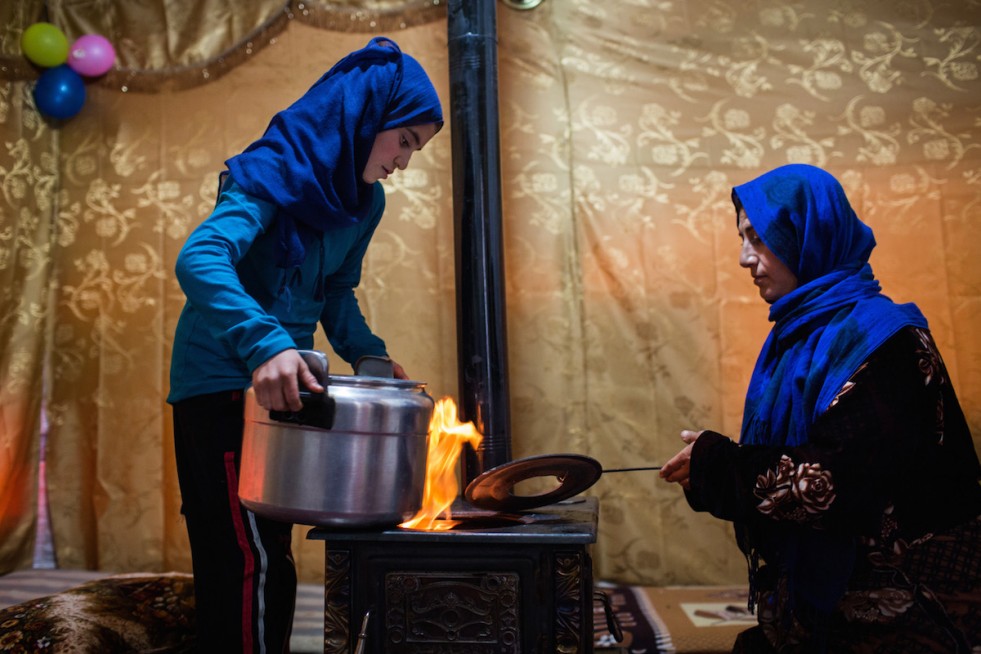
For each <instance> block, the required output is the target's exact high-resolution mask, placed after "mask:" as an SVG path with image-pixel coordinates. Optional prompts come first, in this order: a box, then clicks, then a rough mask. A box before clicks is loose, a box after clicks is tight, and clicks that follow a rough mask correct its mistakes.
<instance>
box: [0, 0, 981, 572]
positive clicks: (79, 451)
mask: <svg viewBox="0 0 981 654" xmlns="http://www.w3.org/2000/svg"><path fill="white" fill-rule="evenodd" d="M95 4H96V5H98V4H99V3H95ZM103 4H106V3H103ZM108 4H109V5H111V3H108ZM164 4H167V3H164ZM362 4H363V3H362ZM389 4H391V3H389ZM416 5H417V6H418V3H416ZM100 6H101V5H100ZM107 6H108V5H107ZM229 6H231V5H229ZM236 6H237V5H236ZM29 13H30V12H27V13H25V15H27V14H29ZM979 25H981V4H979V3H978V2H976V1H973V2H968V3H966V4H964V5H963V6H959V7H958V8H956V9H955V8H952V7H948V6H940V5H933V4H931V3H928V2H922V3H905V4H900V5H896V3H892V2H886V1H884V0H870V1H869V2H864V3H854V2H847V1H844V0H842V1H841V2H836V3H832V4H831V5H828V3H825V2H819V1H818V0H802V1H801V2H798V3H794V4H793V5H787V4H786V3H782V2H776V1H775V0H772V1H770V0H758V1H755V2H750V3H745V2H736V1H735V0H678V1H676V2H664V1H663V0H629V1H628V0H624V1H623V2H616V3H610V2H591V1H587V0H545V2H543V3H542V4H541V5H540V6H539V7H538V8H537V9H535V10H532V11H514V10H510V9H507V8H506V7H505V6H504V5H503V4H502V5H499V8H498V34H499V43H498V51H499V56H500V68H499V73H500V112H501V130H502V142H501V155H502V180H503V194H504V197H503V198H502V200H503V206H504V231H505V245H506V252H505V258H506V278H507V282H508V288H507V302H508V340H509V356H510V361H509V369H510V375H511V378H510V387H511V393H512V397H511V404H512V423H513V427H512V438H513V453H514V456H516V457H521V456H529V455H534V454H546V453H557V452H575V453H581V454H588V455H590V456H593V457H595V458H597V459H599V460H600V461H601V463H603V464H604V466H606V467H610V468H612V467H625V466H632V465H639V464H658V463H661V462H663V461H664V460H665V459H666V458H668V457H669V456H670V455H671V454H673V453H674V452H675V451H676V450H677V449H678V448H679V446H680V440H679V439H678V432H679V431H680V430H681V429H683V428H688V427H694V428H713V429H716V430H720V431H723V432H725V433H728V434H731V435H733V436H736V435H737V434H736V432H737V430H738V425H739V421H740V416H741V410H742V396H743V392H744V389H745V385H746V382H747V381H748V378H749V373H750V371H751V368H752V365H753V363H754V361H755V357H756V353H757V352H758V349H759V347H760V345H761V343H762V341H763V338H764V337H765V334H766V331H767V329H768V323H767V319H766V315H767V308H766V305H765V304H764V303H763V302H762V301H761V300H760V299H759V298H758V297H757V296H756V294H755V289H754V288H753V286H752V284H751V283H750V280H749V278H748V274H747V273H746V272H745V271H743V270H741V269H740V268H739V267H738V264H737V255H738V238H737V235H736V230H735V220H734V215H733V211H732V207H731V203H730V202H729V192H730V189H731V187H732V186H733V185H735V184H738V183H741V182H743V181H746V180H747V179H750V178H752V177H754V176H756V175H758V174H760V173H762V172H763V171H765V170H767V169H769V168H772V167H775V166H777V165H780V164H783V163H787V162H807V163H813V164H817V165H820V166H823V167H825V168H827V169H828V170H829V171H831V172H832V173H834V174H836V175H837V176H838V177H839V178H840V179H841V180H842V182H843V183H844V185H845V188H846V190H847V191H848V192H849V194H850V196H851V198H852V200H853V204H854V205H855V208H856V210H857V211H858V213H859V215H860V216H862V217H863V218H864V219H865V220H866V221H867V222H868V223H869V224H870V225H871V226H872V227H873V229H874V230H875V233H876V236H877V239H878V242H879V247H878V248H877V249H876V250H875V252H874V253H873V256H872V265H873V269H874V270H875V271H876V273H877V276H878V277H879V278H880V280H881V281H882V283H883V287H884V289H885V291H886V293H887V294H889V295H890V296H892V297H893V298H895V299H896V300H899V301H916V302H917V303H918V304H919V305H920V306H921V307H922V309H923V311H924V313H925V314H926V316H927V318H928V319H929V320H930V322H931V326H932V328H933V330H934V333H935V336H936V338H937V341H938V343H939V344H940V347H941V350H942V352H943V353H944V355H945V358H946V362H947V365H948V367H949V368H950V370H951V374H952V376H953V377H954V381H955V383H956V385H957V388H958V391H959V395H960V397H961V400H962V403H963V405H964V408H965V412H966V413H967V415H968V418H969V421H970V424H971V426H972V428H973V429H974V432H975V434H976V435H981V399H979V398H981V396H979V393H978V389H979V388H981V329H979V326H981V300H979V291H981V265H979V264H978V261H979V256H978V255H979V254H981V238H979V237H981V234H979V233H978V232H979V231H981V220H979V218H981V123H979V121H978V119H977V108H978V104H979V98H981V80H979V76H978V56H979V40H981V39H979ZM384 33H386V34H387V35H388V36H391V37H392V38H394V39H395V40H396V41H398V42H399V43H400V45H401V46H402V48H403V49H404V50H406V51H407V52H410V53H411V54H413V55H414V56H416V57H417V58H418V59H419V60H420V61H421V62H422V63H423V65H424V66H425V67H426V69H427V70H428V71H429V72H430V74H431V76H432V78H433V79H434V82H435V83H436V88H437V91H438V92H439V93H440V97H441V98H442V100H443V102H444V105H446V106H448V104H449V102H450V98H449V95H448V87H449V85H448V68H447V66H448V64H447V61H446V24H445V20H444V19H441V18H439V17H438V16H437V17H436V18H435V19H432V16H428V17H427V19H426V20H420V21H419V22H417V23H414V24H406V26H405V27H404V28H403V27H402V26H401V24H398V25H397V26H393V27H392V29H391V30H386V31H385V32H384ZM370 36H371V34H368V33H365V31H364V30H360V29H359V31H354V32H341V31H338V30H325V29H323V28H322V27H321V26H319V25H315V24H312V23H305V22H302V21H300V20H297V19H296V18H293V19H289V20H287V21H286V22H285V24H284V25H283V27H282V30H281V31H280V32H278V33H276V35H275V37H274V38H271V39H270V40H269V42H268V44H267V45H265V47H262V48H256V49H255V50H254V51H253V52H252V53H250V54H249V56H248V57H246V58H245V59H244V60H243V61H242V62H241V63H240V64H239V65H236V66H232V67H229V68H228V70H226V71H224V72H223V74H222V75H220V76H216V78H215V79H212V80H210V81H208V82H207V83H201V84H195V85H193V86H187V87H182V88H180V89H174V88H171V89H161V90H159V91H158V92H134V91H132V90H130V91H127V92H123V91H122V90H121V89H120V88H118V87H117V86H113V85H110V84H108V83H101V82H91V83H89V84H88V86H87V90H88V92H89V97H88V99H87V101H86V105H85V106H84V107H83V110H82V112H81V113H80V114H79V115H78V116H76V117H75V118H73V119H71V120H70V121H67V122H66V123H64V124H61V125H52V124H48V123H47V122H45V121H43V120H41V119H40V117H39V116H38V115H37V113H36V111H35V110H34V108H33V103H32V99H31V96H30V88H31V80H30V79H28V77H29V75H28V76H27V77H22V78H18V79H14V78H13V77H15V76H14V75H12V74H11V75H8V76H7V77H3V76H2V75H0V78H2V79H0V136H2V138H0V143H2V144H3V147H2V148H0V175H2V176H3V180H4V182H3V189H4V195H3V196H2V198H0V275H3V276H4V277H3V278H4V279H5V280H10V281H11V284H9V285H6V286H4V287H3V288H0V316H3V318H2V319H0V338H2V340H0V374H2V375H3V377H2V379H0V401H2V404H0V411H2V412H3V413H2V417H3V421H2V422H0V429H4V432H3V433H0V439H2V442H3V444H4V446H5V449H4V453H3V454H2V456H7V454H6V452H16V453H17V454H16V455H12V456H13V458H12V459H10V461H11V463H10V464H9V465H8V464H7V459H3V458H2V456H0V473H3V474H7V475H10V474H12V473H10V472H5V469H4V468H3V467H2V466H4V465H8V469H14V468H16V469H17V470H18V471H19V472H18V475H20V481H17V480H16V479H15V477H11V476H8V477H5V478H4V479H2V480H0V481H2V486H3V488H4V491H3V492H4V499H5V500H6V499H7V497H8V490H7V489H8V488H13V487H14V486H16V487H17V488H19V489H21V490H20V491H18V492H22V493H26V494H27V496H30V495H31V494H32V493H33V490H32V488H31V485H32V484H33V483H34V479H33V472H23V471H20V470H21V468H22V467H29V466H34V465H35V462H36V456H37V455H36V450H37V446H36V438H37V424H36V419H35V418H32V417H31V416H36V415H37V412H38V408H39V403H40V394H41V392H42V388H46V389H48V390H47V395H46V408H47V413H46V418H47V420H48V422H49V451H48V465H49V468H48V477H49V479H48V481H49V490H50V503H51V517H52V525H53V528H54V533H55V542H56V547H57V554H58V562H59V564H60V565H62V566H63V567H82V568H93V569H104V570H112V571H119V572H123V571H131V570H189V569H190V565H189V560H188V556H189V555H188V550H187V545H186V536H185V534H184V529H183V524H182V522H181V517H180V512H179V505H180V499H179V492H178V490H177V484H176V475H175V473H174V464H173V453H172V443H171V437H172V435H171V427H170V411H169V408H168V407H167V405H166V404H165V403H164V400H163V398H164V397H165V395H166V392H167V378H168V364H169V348H170V339H171V338H172V334H173V329H174V325H175V323H176V319H177V315H178V313H179V311H180V307H181V305H182V302H183V297H182V294H181V292H180V289H179V287H178V286H177V283H176V281H175V279H174V277H173V263H174V258H175V257H176V254H177V252H178V250H179V248H180V246H181V244H182V243H183V241H184V239H185V238H186V236H187V234H188V233H189V232H190V230H191V229H193V227H194V226H195V225H196V224H197V223H199V222H200V221H201V220H202V219H203V218H204V217H205V216H206V215H207V213H208V211H209V208H210V206H211V204H212V202H213V198H214V191H215V182H216V177H217V172H218V171H219V170H220V169H221V168H222V165H223V161H224V160H225V159H226V158H227V157H228V156H230V155H231V154H233V153H235V152H237V151H239V150H240V149H242V148H243V147H244V146H245V145H247V144H248V143H249V142H251V140H253V139H254V138H256V137H257V136H258V135H259V134H261V133H262V130H263V129H264V128H265V126H266V124H267V123H268V120H269V118H270V117H271V116H272V115H273V113H275V112H276V111H277V110H279V109H281V108H283V107H284V106H286V105H287V104H288V103H289V102H291V101H292V100H293V99H295V98H296V97H298V96H299V95H300V94H301V93H302V92H303V91H305V90H306V88H308V87H309V85H310V84H312V83H313V81H314V80H316V79H317V77H319V75H320V74H321V73H322V72H323V71H324V70H325V69H326V68H327V67H329V66H330V65H331V64H332V63H333V62H334V61H336V60H337V59H338V58H339V57H341V56H343V55H344V54H346V53H347V52H349V51H350V50H353V49H355V48H357V47H360V46H361V45H363V44H364V43H365V42H366V41H367V39H368V38H369V37H370ZM4 43H6V44H7V45H5V46H4V47H3V48H0V52H2V53H3V54H4V55H5V56H8V55H9V56H13V55H12V54H11V52H12V51H11V50H10V48H9V40H8V41H5V42H4ZM11 70H12V69H11ZM447 114H448V112H447ZM452 128H453V126H452V124H448V125H447V127H446V129H445V130H444V132H446V131H447V130H452ZM450 184H451V165H450V139H449V137H448V136H447V135H446V134H445V133H442V132H441V134H440V135H438V136H437V137H436V138H435V139H434V140H433V142H432V143H431V144H430V145H429V146H427V148H426V149H425V150H423V151H422V152H421V153H419V154H418V155H416V156H415V157H414V158H413V163H412V166H411V167H410V168H409V169H408V170H406V171H403V172H401V173H399V174H397V175H394V176H393V177H392V178H390V179H389V180H386V182H385V186H386V192H387V195H388V199H389V209H388V212H387V215H386V217H385V219H384V220H383V222H382V224H381V226H380V228H379V231H378V233H377V235H376V237H375V239H374V241H373V243H372V246H371V248H370V249H369V253H368V256H367V259H366V262H365V271H364V277H363V282H362V287H361V288H360V289H359V298H360V300H361V304H362V307H363V308H364V310H365V312H366V314H367V317H368V319H369V322H370V323H371V324H373V325H374V326H375V327H376V329H377V331H378V332H379V333H380V335H381V336H382V337H383V338H385V339H386V341H387V343H388V345H389V348H390V350H391V352H392V353H393V355H394V356H395V357H396V358H397V359H398V360H399V361H400V363H402V364H403V365H404V366H405V367H406V369H407V370H408V372H409V373H410V374H411V375H412V376H413V377H415V378H418V379H421V380H425V381H426V382H428V384H429V390H430V393H431V394H432V395H433V396H434V397H437V398H438V397H442V396H451V397H453V396H455V395H456V378H457V376H456V360H455V357H456V346H455V338H456V334H455V330H456V325H455V308H454V297H455V293H454V289H453V284H454V274H453V233H452V207H451V199H452V193H451V187H450ZM318 345H319V346H320V347H321V348H323V349H325V350H326V349H328V348H327V345H326V343H325V342H324V341H323V340H322V339H321V340H319V341H318ZM45 361H47V364H46V365H45V363H44V362H45ZM332 364H334V369H335V370H336V371H339V372H344V371H345V370H346V366H344V365H343V364H342V363H341V362H339V361H337V360H336V358H333V360H332ZM15 380H19V382H18V383H20V388H21V389H22V390H21V391H18V393H20V394H19V395H17V396H13V395H11V392H12V390H13V389H15V388H17V387H16V386H15V384H14V381H15ZM42 380H43V381H44V385H43V386H42ZM12 416H13V417H12ZM12 420H16V424H22V425H24V427H23V428H20V429H11V428H10V427H9V426H8V425H10V424H14V423H12V422H11V421H12ZM35 467H36V466H35ZM32 469H33V468H32ZM15 482H16V483H15ZM10 484H14V486H11V485H10ZM589 492H590V494H593V495H596V496H598V497H599V498H600V500H601V502H600V506H601V515H600V540H599V542H598V544H597V546H596V548H595V551H594V559H595V563H596V574H597V575H598V576H600V577H603V578H608V579H617V580H621V581H624V582H628V583H639V584H645V585H654V584H680V583H725V582H731V581H739V580H741V579H742V578H743V576H744V563H743V561H742V558H741V555H740V554H739V552H738V550H737V549H736V547H735V545H734V543H733V540H732V537H731V534H730V530H729V528H728V526H727V525H725V524H724V523H721V522H718V521H716V520H714V519H712V518H710V517H708V516H705V515H698V514H694V513H692V512H691V511H690V510H689V509H688V507H687V504H686V503H685V501H684V498H683V497H682V495H681V493H680V491H679V489H678V488H677V487H673V486H668V485H666V484H663V483H662V482H660V481H658V480H657V479H656V477H655V475H654V474H653V473H623V474H619V475H605V476H603V477H602V478H601V479H600V480H599V481H598V482H597V484H596V485H595V486H594V487H593V488H592V489H590V491H589ZM10 515H12V514H11V513H9V512H8V509H6V508H4V509H3V521H0V528H3V529H8V527H6V525H7V524H8V523H7V522H6V521H7V520H8V516H10ZM32 521H33V517H32V515H31V514H30V513H28V514H27V515H26V517H25V518H23V520H20V519H18V520H17V521H15V522H17V525H18V526H16V527H11V528H9V529H10V531H9V532H5V533H4V534H2V538H0V568H2V569H10V568H12V567H19V566H22V565H24V564H25V561H26V559H25V558H24V556H25V552H28V551H29V547H28V545H25V544H24V543H25V542H26V541H25V539H29V538H30V525H31V524H33V522H32ZM25 525H26V526H25ZM305 531H306V530H305V529H304V528H302V527H298V528H297V530H296V549H297V556H298V561H299V565H300V573H301V578H302V579H305V580H308V581H316V580H317V579H319V578H320V575H321V572H322V565H323V549H322V544H319V543H316V544H315V543H314V542H310V541H306V540H305V539H304V537H303V535H304V533H305Z"/></svg>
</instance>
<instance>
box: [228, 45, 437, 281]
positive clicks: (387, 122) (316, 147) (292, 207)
mask: <svg viewBox="0 0 981 654" xmlns="http://www.w3.org/2000/svg"><path fill="white" fill-rule="evenodd" d="M428 123H436V125H437V128H439V127H441V126H442V124H443V112H442V109H441V107H440V102H439V97H438V96H437V95H436V90H435V89H434V88H433V84H432V82H431V81H430V80H429V77H428V76H427V75H426V71H425V70H423V68H422V66H420V65H419V62H417V61H416V60H415V59H413V58H412V57H410V56H409V55H407V54H404V53H403V52H402V51H401V50H400V49H399V47H398V45H397V44H396V43H395V42H394V41H392V40H390V39H387V38H384V37H376V38H374V39H372V40H371V41H370V42H369V43H368V45H366V46H365V47H364V48H362V49H360V50H356V51H354V52H352V53H351V54H349V55H347V56H346V57H344V58H343V59H341V60H340V61H339V62H337V63H336V64H335V65H334V66H333V67H332V68H331V69H330V70H329V71H327V72H326V73H325V74H324V75H323V76H322V77H321V78H320V79H319V80H317V82H316V83H315V84H314V85H313V86H312V87H310V89H309V90H308V91H307V92H306V93H305V94H304V95H303V96H302V97H301V98H300V99H299V100H297V101H296V102H294V103H293V104H292V105H290V106H289V107H288V108H286V109H284V110H283V111H280V112H279V113H277V114H276V115H275V116H273V118H272V120H271V121H270V123H269V126H268V127H267V128H266V131H265V133H264V134H263V135H262V137H261V138H259V139H258V140H257V141H255V142H254V143H252V144H251V145H250V146H249V147H247V148H246V149H245V151H244V152H242V153H241V154H239V155H236V156H234V157H232V158H231V159H229V160H228V161H226V162H225V164H226V165H227V166H228V168H229V170H230V171H231V174H232V178H233V179H234V180H235V181H236V182H237V183H238V184H239V185H240V186H241V187H242V188H243V189H244V190H245V192H246V193H248V194H250V195H254V196H256V197H258V198H261V199H263V200H266V201H268V202H272V203H273V204H275V205H277V206H278V207H279V209H280V219H279V229H280V238H281V240H282V242H283V247H284V260H283V261H281V262H280V265H281V266H282V267H287V268H288V267H295V266H297V265H299V263H300V262H302V261H303V257H304V243H303V242H302V241H303V239H301V238H300V236H299V235H298V232H297V229H296V225H295V224H294V221H296V222H299V223H302V224H303V225H306V226H308V227H310V228H312V229H313V230H316V231H317V232H322V231H324V230H328V229H332V228H338V227H347V226H350V225H354V224H356V223H358V222H360V221H361V220H363V219H364V218H365V217H366V216H367V214H368V212H369V210H370V208H371V204H372V193H373V191H372V185H371V184H366V183H365V182H364V181H363V180H362V177H361V175H362V173H363V172H364V167H365V164H366V163H367V161H368V155H369V154H370V153H371V147H372V145H373V144H374V141H375V136H376V135H377V134H378V133H379V132H382V131H385V130H389V129H394V128H396V127H411V126H413V125H424V124H428Z"/></svg>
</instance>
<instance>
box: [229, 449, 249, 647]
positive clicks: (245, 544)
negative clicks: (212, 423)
mask: <svg viewBox="0 0 981 654" xmlns="http://www.w3.org/2000/svg"><path fill="white" fill-rule="evenodd" d="M225 479H226V481H227V482H228V506H229V508H230V509H231V512H232V524H233V525H234V526H235V539H236V540H237V541H238V547H239V549H240V550H241V551H242V558H243V561H244V562H245V565H244V566H243V570H242V651H243V652H247V653H248V654H251V652H252V576H253V574H254V573H255V557H254V556H253V555H252V546H251V544H250V543H249V537H248V535H247V534H246V533H245V525H244V524H243V523H242V507H241V505H240V504H239V501H238V474H237V473H236V472H235V453H234V452H225Z"/></svg>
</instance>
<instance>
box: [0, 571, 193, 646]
mask: <svg viewBox="0 0 981 654" xmlns="http://www.w3.org/2000/svg"><path fill="white" fill-rule="evenodd" d="M194 640H195V639H194V582H193V580H192V578H191V576H190V575H187V574H180V573H173V574H163V575H145V574H133V575H117V576H114V577H109V578H107V579H100V580H98V581H92V582H88V583H85V584H82V585H81V586H78V587H76V588H72V589H70V590H67V591H65V592H63V593H58V594H57V595H50V596H48V597H42V598H39V599H36V600H31V601H29V602H24V603H22V604H17V605H14V606H9V607H7V608H5V609H3V610H0V652H4V653H11V654H29V653H30V654H33V653H35V652H99V653H100V654H112V653H113V652H126V653H129V652H149V651H152V652H161V653H162V652H171V653H184V652H191V651H193V650H194Z"/></svg>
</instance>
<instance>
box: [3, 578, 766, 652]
mask: <svg viewBox="0 0 981 654" xmlns="http://www.w3.org/2000/svg"><path fill="white" fill-rule="evenodd" d="M93 582H97V583H93ZM191 582H192V580H191V577H190V575H186V574H181V573H168V574H130V575H111V576H110V575H109V574H108V573H104V572H91V571H78V570H44V569H34V570H21V571H17V572H13V573H11V574H8V575H4V576H0V623H2V624H3V625H4V627H6V629H0V650H2V651H4V652H8V651H9V652H32V651H37V650H36V649H32V648H31V647H32V644H33V646H35V647H38V646H40V647H43V648H44V651H54V652H57V651H62V650H60V649H59V647H57V642H56V641H55V640H54V639H53V637H54V636H58V637H59V638H62V639H66V640H71V641H73V642H76V643H78V642H81V641H80V639H83V638H85V639H89V642H94V643H98V644H99V647H98V648H97V649H95V650H93V649H89V650H86V651H100V652H112V651H132V649H126V648H127V647H133V649H135V650H136V651H148V650H150V649H153V648H156V649H153V651H167V652H179V651H184V646H185V645H186V638H185V637H184V636H182V635H181V634H185V635H186V634H187V633H188V632H190V628H189V626H188V625H189V622H188V621H189V619H190V615H191V612H192V610H193V609H192V608H191V607H193V586H192V583H191ZM595 586H596V587H595V590H596V591H597V592H602V593H604V594H605V595H606V596H607V597H608V599H609V604H610V607H611V608H612V610H613V613H614V615H615V616H616V622H617V624H618V625H619V627H620V629H621V631H622V634H623V639H622V641H621V642H617V641H616V640H615V639H614V637H613V635H612V634H611V633H610V631H609V629H608V623H607V617H606V613H605V611H604V609H603V606H602V605H601V604H600V603H599V602H596V604H595V605H594V612H593V624H594V636H595V637H594V647H595V650H596V651H597V652H606V653H612V652H617V653H620V654H660V653H664V654H670V653H677V654H684V653H689V652H690V653H693V654H694V653H695V652H698V653H700V654H710V653H711V654H714V653H717V652H718V653H721V652H729V651H730V649H731V647H732V643H733V641H734V640H735V636H736V634H738V633H739V631H741V630H742V629H745V628H746V627H747V626H749V625H751V624H753V623H754V620H753V616H750V615H748V614H746V612H745V609H744V608H742V607H745V604H746V602H745V597H746V591H745V588H739V587H677V588H653V587H651V588H645V587H640V586H625V585H616V584H608V583H603V582H597V583H596V585H595ZM96 607H98V609H99V610H104V609H105V608H106V607H113V608H114V609H115V610H116V614H114V615H115V616H121V617H120V621H117V622H114V623H113V625H112V629H111V630H107V629H105V626H106V625H104V624H100V622H99V621H95V620H92V619H91V615H92V614H94V613H97V611H96V610H95V608H96ZM323 611H324V597H323V587H322V586H320V585H316V584H300V585H299V587H298V589H297V603H296V613H295V617H294V623H293V635H292V638H291V639H290V648H291V650H292V651H293V652H294V653H295V654H306V653H312V652H323V648H324V636H323ZM182 626H183V627H186V628H182ZM38 630H40V631H38ZM34 631H37V632H38V634H34ZM109 631H112V632H113V633H109ZM120 634H121V637H122V638H123V639H124V640H125V643H123V642H122V641H119V642H118V643H117V642H116V641H117V640H119V639H118V638H117V636H119V635H120ZM38 638H40V639H41V640H40V641H37V639H38ZM32 639H33V640H32ZM114 639H115V640H114ZM35 641H37V642H35ZM117 646H118V648H119V649H117Z"/></svg>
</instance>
